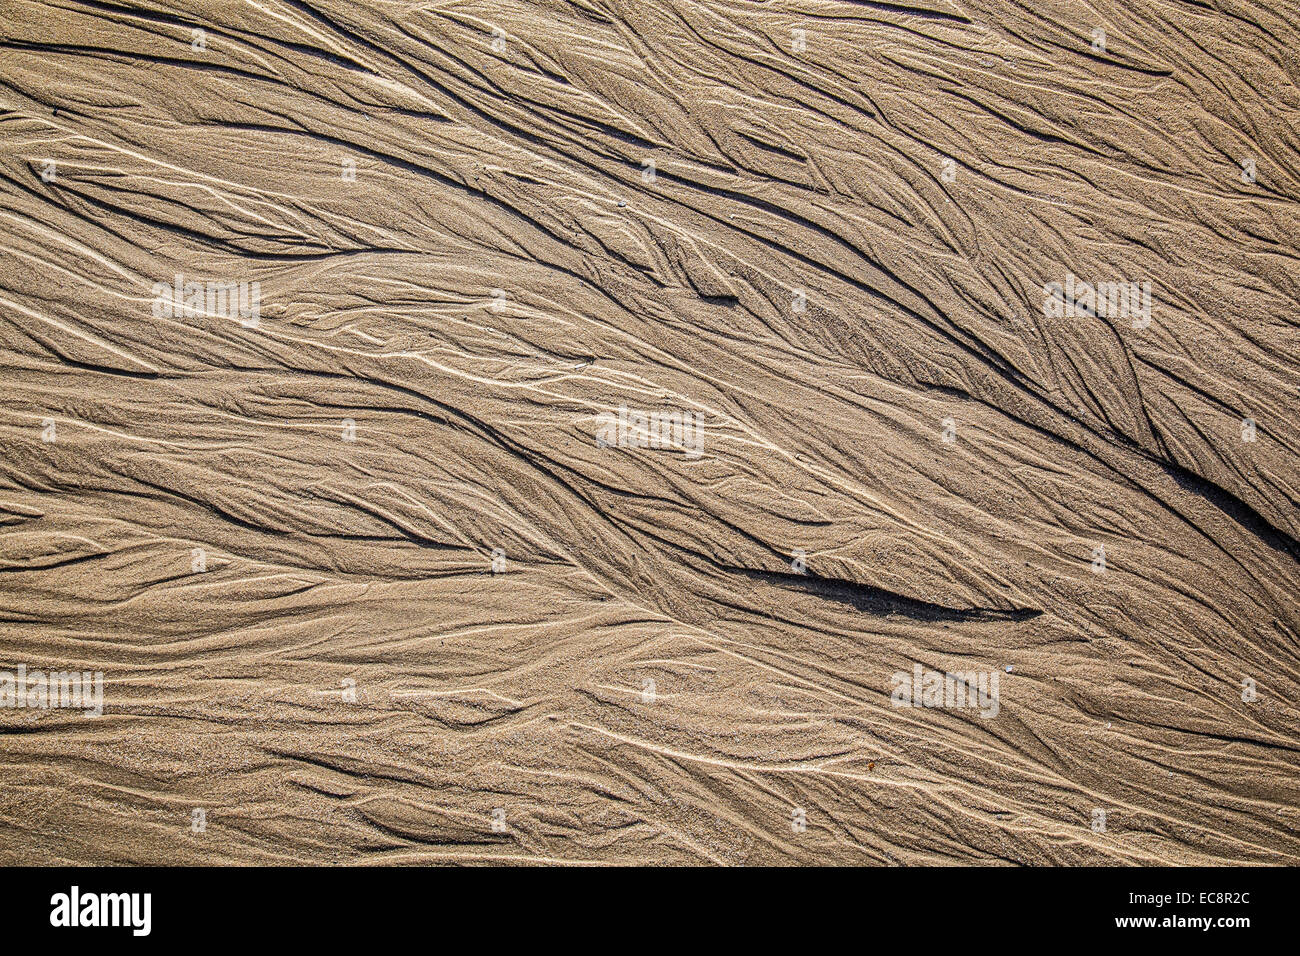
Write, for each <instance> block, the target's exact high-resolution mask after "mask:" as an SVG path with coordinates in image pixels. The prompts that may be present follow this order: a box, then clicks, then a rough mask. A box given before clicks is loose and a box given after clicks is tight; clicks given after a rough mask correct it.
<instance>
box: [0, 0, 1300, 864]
mask: <svg viewBox="0 0 1300 956" xmlns="http://www.w3.org/2000/svg"><path fill="white" fill-rule="evenodd" d="M196 31H201V32H196ZM1100 31H1104V36H1103V35H1102V34H1101V33H1100ZM1298 87H1300V12H1298V11H1297V9H1296V6H1295V3H1294V2H1293V0H1262V2H1253V0H1205V2H1192V0H1132V2H1129V0H1124V2H1121V0H1097V2H1089V3H1085V2H1082V0H1068V2H1067V0H1047V2H1038V0H1034V2H1029V0H1025V2H1011V0H971V2H958V0H899V2H896V3H894V2H890V3H884V2H881V3H874V2H839V0H774V2H767V3H742V2H738V0H662V2H642V0H570V2H558V0H555V2H547V0H529V2H518V0H500V2H486V0H482V2H478V0H473V2H454V0H448V2H439V0H435V2H431V3H414V2H381V0H376V2H369V3H360V2H355V3H353V2H346V3H345V2H333V0H330V2H316V0H311V2H300V0H264V2H263V0H259V2H248V3H235V2H190V3H183V4H166V3H154V2H145V3H117V2H89V0H62V2H54V3H29V2H19V0H0V181H2V184H0V362H2V375H0V670H4V671H6V672H15V671H16V668H17V667H18V666H19V665H22V666H24V667H25V668H27V670H28V671H29V672H30V671H34V670H36V671H49V670H65V669H66V670H75V671H77V672H92V673H95V672H102V675H103V683H102V704H103V713H102V715H100V716H87V715H86V714H85V713H83V711H82V710H78V709H76V708H72V707H66V706H59V707H50V708H48V709H45V710H41V709H39V707H37V708H32V707H22V708H20V707H17V706H12V707H10V706H6V707H0V835H2V836H3V839H0V862H3V863H7V864H15V863H180V862H185V863H261V864H273V863H293V862H326V863H328V862H338V863H356V862H369V863H385V864H389V863H391V864H398V863H437V862H458V863H503V862H528V861H534V862H591V863H615V864H619V863H674V864H743V863H750V864H814V863H835V864H870V865H875V864H882V865H889V864H973V863H978V864H1006V863H1029V864H1086V863H1092V864H1097V863H1103V864H1134V865H1151V864H1197V863H1210V864H1220V863H1257V864H1284V863H1289V864H1294V863H1296V862H1298V861H1300V835H1298V833H1297V823H1298V821H1300V717H1298V715H1297V701H1298V700H1300V606H1298V604H1297V587H1298V585H1300V561H1298V558H1300V544H1298V542H1297V539H1298V538H1300V507H1297V502H1298V500H1300V472H1298V470H1297V463H1298V462H1300V455H1298V454H1297V452H1298V449H1300V433H1298V432H1297V420H1298V419H1300V368H1298V364H1300V363H1298V362H1297V356H1300V341H1298V331H1297V330H1298V329H1300V320H1298V319H1297V308H1298V307H1300V252H1298V251H1297V243H1298V237H1300V204H1298V203H1297V200H1298V199H1300V89H1298ZM177 276H180V277H181V278H180V279H179V280H177V278H176V277H177ZM191 282H193V283H198V286H197V288H198V289H199V292H200V295H199V297H198V299H197V300H187V299H186V298H185V296H186V291H185V285H186V283H191ZM1101 282H1116V283H1123V287H1122V288H1121V292H1123V293H1127V292H1128V291H1129V290H1130V289H1132V290H1133V291H1135V292H1137V293H1138V294H1136V295H1133V296H1131V297H1126V296H1125V297H1121V298H1119V299H1115V298H1111V299H1110V300H1108V302H1107V305H1106V307H1104V308H1103V307H1100V306H1098V305H1096V304H1095V302H1094V303H1091V305H1092V308H1091V309H1089V305H1090V303H1089V302H1088V301H1087V300H1086V299H1085V298H1083V297H1082V295H1081V294H1079V290H1080V289H1082V288H1083V283H1089V284H1094V283H1101ZM253 283H256V286H254V285H253ZM1053 283H1058V284H1059V286H1058V287H1053V286H1052V284H1053ZM240 284H243V289H244V291H245V299H246V304H245V308H243V310H242V311H241V310H240V309H237V308H234V307H232V306H231V305H230V303H231V302H232V301H234V302H238V300H239V295H238V292H237V291H236V290H237V289H238V287H239V286H240ZM177 287H179V288H180V289H181V293H182V301H179V302H174V301H173V299H174V292H172V291H168V290H174V289H176V288H177ZM1054 288H1060V289H1061V290H1062V294H1061V295H1060V296H1057V295H1056V293H1055V291H1045V290H1053V289H1054ZM213 289H215V290H216V293H215V294H214V295H209V294H208V293H209V292H211V291H212V290H213ZM160 290H161V291H160ZM1067 290H1069V297H1068V298H1067V296H1066V291H1067ZM1143 290H1145V291H1146V294H1147V295H1148V296H1149V298H1147V299H1145V301H1144V298H1143V295H1142V294H1141V293H1142V291H1143ZM1111 291H1114V290H1111ZM1076 295H1078V298H1076V297H1075V296H1076ZM1103 298H1105V296H1104V295H1103ZM191 305H192V306H193V307H192V308H191V307H189V306H191ZM656 446H657V447H656ZM918 669H919V670H918ZM917 673H920V674H922V675H926V680H927V681H928V679H929V675H933V674H937V675H939V678H940V679H941V680H945V679H946V675H949V674H954V673H955V674H960V675H967V676H968V677H971V679H972V680H975V681H976V682H977V683H978V682H981V681H987V683H985V684H982V685H981V686H984V687H985V689H986V691H987V693H986V694H985V696H983V697H980V698H979V700H980V701H981V702H982V703H981V706H978V707H975V706H965V707H963V706H960V703H961V701H960V699H956V700H953V699H949V698H944V697H943V696H942V687H941V692H940V697H939V698H937V700H938V703H939V704H941V705H942V706H929V705H928V704H927V700H926V699H925V698H917V699H913V698H908V699H905V700H902V701H900V699H899V697H898V694H899V689H900V687H901V686H904V685H902V684H900V679H902V680H911V679H912V675H914V674H917ZM971 675H974V676H971ZM29 676H30V675H29ZM995 680H996V682H997V683H996V684H993V681H995ZM994 688H996V693H994ZM935 700H936V699H930V700H929V703H930V704H933V703H934V702H935ZM968 703H969V701H968ZM903 704H912V706H903ZM917 704H919V706H918V705H917ZM196 811H198V812H196Z"/></svg>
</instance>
